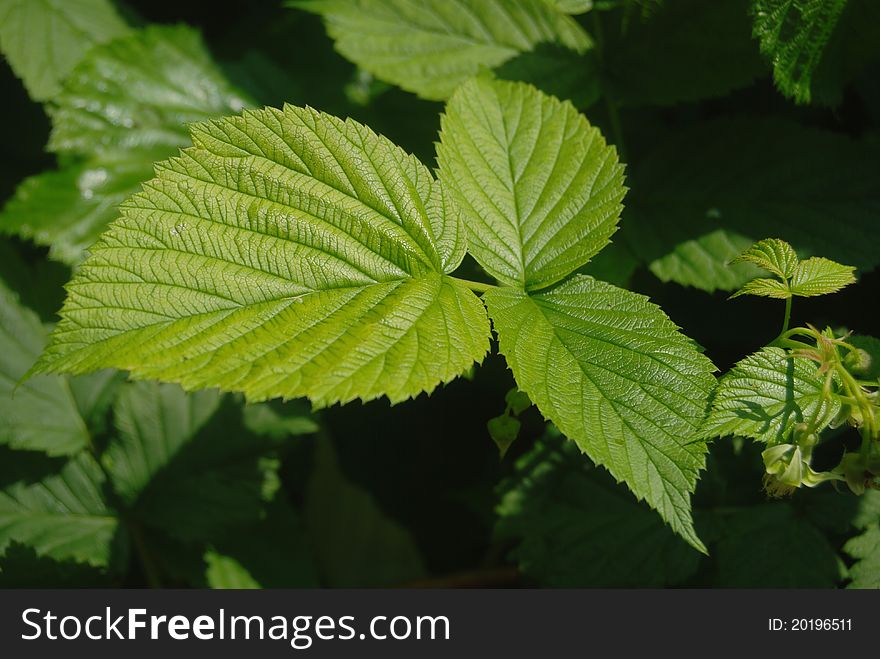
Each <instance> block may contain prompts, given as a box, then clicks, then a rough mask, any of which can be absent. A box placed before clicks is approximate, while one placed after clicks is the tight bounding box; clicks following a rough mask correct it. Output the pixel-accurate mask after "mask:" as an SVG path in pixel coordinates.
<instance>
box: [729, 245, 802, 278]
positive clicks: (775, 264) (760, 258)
mask: <svg viewBox="0 0 880 659" xmlns="http://www.w3.org/2000/svg"><path fill="white" fill-rule="evenodd" d="M743 261H745V262H748V263H754V264H755V265H756V266H758V267H759V268H763V269H764V270H767V271H768V272H772V273H773V274H774V275H776V276H777V277H779V278H780V279H790V278H791V276H792V275H793V274H794V271H795V268H796V267H797V264H798V255H797V253H796V252H795V251H794V248H793V247H792V246H791V245H789V244H788V243H787V242H785V241H784V240H779V238H766V239H764V240H759V241H758V242H756V243H755V244H754V245H752V246H751V247H749V248H748V249H747V250H746V251H744V252H743V253H742V254H740V255H739V256H738V257H736V258H735V259H733V261H731V263H740V262H743Z"/></svg>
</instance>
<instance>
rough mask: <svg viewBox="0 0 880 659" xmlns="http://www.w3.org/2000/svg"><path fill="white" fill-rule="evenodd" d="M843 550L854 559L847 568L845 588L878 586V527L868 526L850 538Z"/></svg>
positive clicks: (879, 568)
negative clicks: (846, 584)
mask: <svg viewBox="0 0 880 659" xmlns="http://www.w3.org/2000/svg"><path fill="white" fill-rule="evenodd" d="M843 551H844V552H846V553H847V554H849V556H850V557H852V558H854V559H855V561H856V562H855V564H854V565H853V566H852V567H851V568H850V569H849V577H850V580H851V581H850V583H849V585H848V586H847V588H880V527H878V526H877V525H874V526H870V527H868V529H867V530H866V531H865V532H864V533H863V534H862V535H859V536H856V537H854V538H851V539H850V540H849V541H847V543H846V544H845V545H844V546H843Z"/></svg>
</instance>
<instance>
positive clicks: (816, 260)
mask: <svg viewBox="0 0 880 659" xmlns="http://www.w3.org/2000/svg"><path fill="white" fill-rule="evenodd" d="M854 271H855V268H853V267H852V266H849V265H841V264H840V263H835V262H834V261H830V260H829V259H825V258H821V257H817V256H814V257H812V258H809V259H807V260H805V261H801V262H800V263H799V264H798V266H797V268H795V270H794V274H793V275H792V277H791V284H790V286H791V294H792V295H797V296H800V297H813V296H816V295H826V294H828V293H835V292H837V291H839V290H840V289H841V288H843V287H844V286H849V285H850V284H853V283H855V281H856V278H855V277H854V276H853V272H854Z"/></svg>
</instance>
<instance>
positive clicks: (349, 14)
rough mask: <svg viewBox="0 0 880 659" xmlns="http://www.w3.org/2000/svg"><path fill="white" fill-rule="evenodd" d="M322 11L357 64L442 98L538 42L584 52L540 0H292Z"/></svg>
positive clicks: (563, 18) (559, 16)
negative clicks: (479, 74) (483, 71)
mask: <svg viewBox="0 0 880 659" xmlns="http://www.w3.org/2000/svg"><path fill="white" fill-rule="evenodd" d="M288 4H289V5H290V6H293V7H297V8H300V9H305V10H306V11H311V12H314V13H317V14H321V15H322V16H323V17H324V21H325V23H326V25H327V31H328V33H329V34H330V36H331V37H332V38H333V39H334V41H335V42H336V49H337V50H338V51H339V52H340V53H341V54H342V55H343V56H344V57H346V58H347V59H349V60H351V61H352V62H354V63H355V64H357V65H358V66H359V67H360V68H362V69H365V70H366V71H369V72H370V73H372V74H373V75H375V76H376V77H378V78H381V79H382V80H386V81H388V82H391V83H393V84H395V85H398V86H400V87H402V88H403V89H406V90H407V91H411V92H415V93H417V94H418V95H419V96H421V97H423V98H428V99H432V100H443V99H445V98H448V97H449V95H450V94H452V92H453V91H454V90H455V88H456V87H457V86H458V85H459V84H461V83H462V82H464V81H465V80H467V79H468V78H469V77H471V76H472V75H474V74H476V73H478V72H479V71H480V70H481V69H482V68H493V67H496V66H498V65H500V64H502V63H504V62H506V61H507V60H509V59H511V58H513V57H515V56H516V55H517V54H519V53H523V52H527V51H529V50H531V49H532V48H533V47H534V46H535V45H537V44H539V43H543V42H554V41H555V42H558V43H560V44H562V45H564V46H567V47H568V48H571V49H573V50H576V51H579V52H580V51H584V50H586V49H587V48H588V47H590V45H591V42H590V39H589V37H588V36H587V35H586V33H585V32H584V31H583V30H582V29H581V27H580V26H579V25H578V24H577V23H576V22H575V21H574V20H573V19H572V18H570V17H569V16H567V15H565V14H564V13H562V12H561V11H559V10H558V9H556V8H555V7H554V6H553V5H551V4H550V3H549V2H546V0H456V1H455V2H450V1H449V0H297V1H295V2H289V3H288Z"/></svg>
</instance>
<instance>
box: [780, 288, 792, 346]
mask: <svg viewBox="0 0 880 659" xmlns="http://www.w3.org/2000/svg"><path fill="white" fill-rule="evenodd" d="M791 300H792V297H791V296H789V297H787V298H785V318H783V320H782V331H781V332H780V333H779V336H782V335H783V334H785V333H786V332H787V331H788V324H789V322H791Z"/></svg>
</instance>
